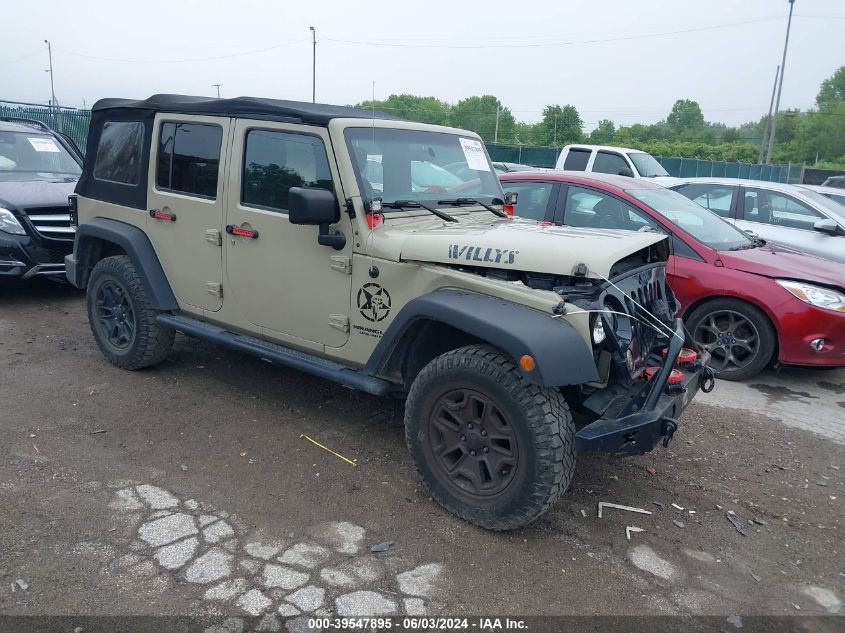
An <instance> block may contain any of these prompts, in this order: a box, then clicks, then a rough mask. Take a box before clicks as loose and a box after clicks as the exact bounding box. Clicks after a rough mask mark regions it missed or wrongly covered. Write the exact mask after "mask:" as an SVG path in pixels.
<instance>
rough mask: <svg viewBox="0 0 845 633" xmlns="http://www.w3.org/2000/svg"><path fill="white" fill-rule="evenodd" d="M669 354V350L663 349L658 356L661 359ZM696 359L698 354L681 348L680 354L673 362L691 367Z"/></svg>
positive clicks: (686, 348) (692, 350)
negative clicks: (660, 356)
mask: <svg viewBox="0 0 845 633" xmlns="http://www.w3.org/2000/svg"><path fill="white" fill-rule="evenodd" d="M668 353H669V348H668V347H664V348H663V349H662V350H660V354H661V355H662V356H663V358H666V355H667V354H668ZM697 359H698V352H696V351H695V350H694V349H690V348H689V347H683V348H681V352H680V353H679V354H678V358H677V359H675V362H676V363H678V364H680V365H692V364H693V363H694V362H695V361H696V360H697Z"/></svg>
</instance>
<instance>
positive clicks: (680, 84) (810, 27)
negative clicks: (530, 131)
mask: <svg viewBox="0 0 845 633" xmlns="http://www.w3.org/2000/svg"><path fill="white" fill-rule="evenodd" d="M788 9H789V5H788V2H787V0H636V1H635V0H557V1H546V2H537V1H533V0H520V1H519V2H515V1H513V0H509V1H507V2H505V1H502V0H487V1H486V2H475V1H467V0H464V1H463V2H462V1H460V0H449V1H442V0H425V1H422V2H407V1H402V0H392V1H390V0H387V1H385V0H373V1H362V0H336V1H329V0H311V1H310V2H296V3H294V2H285V1H283V0H275V1H270V0H238V1H235V2H233V1H232V0H225V1H223V0H205V1H203V2H196V1H194V0H181V1H179V0H175V1H174V0H170V1H167V2H164V1H161V0H147V1H145V2H133V3H123V2H119V1H117V2H116V1H115V0H85V1H84V2H73V3H71V2H66V1H60V0H40V1H39V2H38V3H37V10H36V9H34V6H33V5H29V4H27V3H25V2H11V1H10V2H7V3H6V6H5V7H4V8H3V11H2V13H3V23H4V28H3V38H2V48H0V99H7V100H16V101H30V102H37V103H41V102H43V103H46V102H47V100H48V99H49V98H50V81H49V75H48V74H47V73H46V72H44V69H45V68H47V50H46V45H45V44H44V39H45V38H46V39H49V40H51V42H52V45H53V67H54V72H55V88H56V96H57V99H58V101H59V103H61V104H64V105H71V106H75V107H82V105H83V99H84V100H85V102H86V103H87V104H88V105H89V106H90V105H91V103H92V102H93V101H95V100H96V99H99V98H101V97H136V98H139V97H146V96H149V95H150V94H154V93H158V92H173V93H182V94H192V95H214V94H215V93H216V91H215V88H213V87H212V84H215V83H221V84H223V85H222V87H221V94H222V96H224V97H233V96H240V95H252V96H262V97H275V98H282V99H294V100H307V101H310V99H311V33H310V31H309V29H308V27H309V26H311V25H313V26H314V27H315V28H316V30H317V100H318V101H323V102H327V103H335V104H352V103H357V102H359V101H363V100H365V99H369V98H370V96H371V92H372V89H373V83H372V82H375V94H376V98H378V99H382V98H385V97H387V96H388V95H389V94H391V93H412V94H418V95H431V96H435V97H438V98H440V99H443V100H445V101H449V102H456V101H458V100H459V99H461V98H463V97H466V96H469V95H480V94H495V95H497V96H498V97H499V98H500V99H501V100H502V102H503V103H504V104H505V106H507V107H509V108H510V109H511V110H512V111H513V113H514V115H515V116H516V118H517V120H523V121H534V120H537V119H539V118H540V113H541V111H542V109H543V107H544V106H545V105H547V104H551V103H558V104H561V105H563V104H566V103H571V104H573V105H575V106H576V107H577V108H578V110H579V111H580V112H581V116H582V118H583V119H584V121H585V123H586V128H587V129H588V130H589V129H592V128H593V127H595V124H596V123H597V122H598V120H599V119H603V118H609V119H612V120H613V121H615V122H616V123H617V124H630V123H634V122H654V121H658V120H660V119H662V118H664V117H665V116H666V114H667V113H668V112H669V109H670V108H671V106H672V104H673V103H674V101H675V100H676V99H679V98H688V99H694V100H696V101H698V102H699V103H700V104H701V106H702V109H703V110H704V115H705V118H706V119H707V120H709V121H723V122H726V123H728V124H731V125H737V124H740V123H742V122H744V121H748V120H754V119H757V118H759V117H760V116H761V115H762V114H765V112H766V110H767V109H768V105H769V98H770V96H771V89H772V81H773V79H774V72H775V67H776V66H777V64H779V63H780V59H781V53H782V49H783V38H784V33H785V30H786V16H787V13H788ZM795 16H796V17H795V18H794V19H793V23H792V33H791V36H790V46H789V56H788V58H787V69H786V75H785V79H784V87H783V97H782V99H781V108H787V107H789V108H808V107H811V106H812V105H813V101H814V98H815V95H816V93H817V92H818V88H819V84H820V83H821V81H822V80H824V79H825V78H827V77H829V76H830V75H831V74H832V73H833V72H834V71H835V70H836V68H838V67H839V66H841V65H843V64H845V1H843V0H796V3H795ZM185 60H187V61H185Z"/></svg>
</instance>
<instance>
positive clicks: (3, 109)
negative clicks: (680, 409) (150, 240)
mask: <svg viewBox="0 0 845 633" xmlns="http://www.w3.org/2000/svg"><path fill="white" fill-rule="evenodd" d="M2 117H12V118H21V119H32V120H35V121H41V122H42V123H45V124H47V125H49V126H50V127H51V128H53V129H54V130H56V131H57V132H62V133H63V134H67V135H68V136H69V137H70V138H71V139H73V141H74V142H75V143H76V145H77V146H78V147H79V149H80V150H81V151H82V152H83V153H84V152H85V141H86V139H87V138H88V125H89V124H90V122H91V111H90V110H79V109H77V108H61V107H58V108H52V107H50V106H45V105H39V104H37V103H19V102H15V101H2V100H0V118H2ZM487 152H488V153H489V154H490V158H491V159H492V160H494V161H496V162H504V163H520V164H523V165H531V166H533V167H554V166H555V163H556V162H557V157H558V154H559V153H560V148H557V147H540V146H536V145H504V144H502V143H498V144H496V143H488V144H487ZM655 158H656V159H657V161H658V162H659V163H660V164H661V165H663V168H664V169H665V170H666V171H668V172H669V175H670V176H677V177H681V178H690V177H695V176H718V177H724V178H743V179H747V180H769V181H773V182H790V183H796V182H801V169H802V165H797V164H796V165H757V164H752V163H730V162H723V161H713V160H699V159H696V158H681V157H673V156H655Z"/></svg>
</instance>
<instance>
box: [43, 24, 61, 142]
mask: <svg viewBox="0 0 845 633" xmlns="http://www.w3.org/2000/svg"><path fill="white" fill-rule="evenodd" d="M44 43H45V44H46V45H47V58H48V59H49V60H50V68H49V69H47V72H48V73H50V94H51V95H52V97H53V98H52V101H51V102H50V103H52V105H53V122H54V123H55V124H56V129H58V130H59V132H61V131H62V120H61V118H60V117H59V116H58V108H59V104H58V103H57V102H56V89H55V88H54V87H53V49H52V47H51V46H50V41H49V40H44Z"/></svg>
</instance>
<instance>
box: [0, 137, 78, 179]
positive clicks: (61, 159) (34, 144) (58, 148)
mask: <svg viewBox="0 0 845 633" xmlns="http://www.w3.org/2000/svg"><path fill="white" fill-rule="evenodd" d="M80 173H82V168H81V167H80V166H79V164H78V163H77V162H76V161H75V160H74V159H73V157H72V156H71V155H70V154H69V153H68V151H67V150H66V149H65V148H64V147H63V146H62V144H61V143H59V142H58V141H57V140H56V139H54V138H53V137H52V136H49V135H47V134H40V133H38V132H8V131H2V132H0V179H2V180H9V179H10V178H11V179H12V180H20V177H21V176H22V175H23V174H62V175H71V176H78V175H79V174H80Z"/></svg>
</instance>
